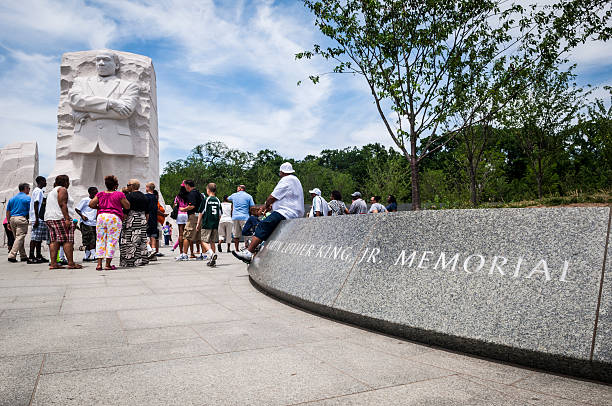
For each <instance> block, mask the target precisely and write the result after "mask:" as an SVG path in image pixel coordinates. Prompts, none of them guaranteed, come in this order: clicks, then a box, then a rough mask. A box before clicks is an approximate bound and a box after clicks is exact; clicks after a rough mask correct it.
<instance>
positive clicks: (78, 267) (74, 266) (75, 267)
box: [68, 264, 83, 269]
mask: <svg viewBox="0 0 612 406" xmlns="http://www.w3.org/2000/svg"><path fill="white" fill-rule="evenodd" d="M68 269H83V266H82V265H80V264H74V265H68Z"/></svg>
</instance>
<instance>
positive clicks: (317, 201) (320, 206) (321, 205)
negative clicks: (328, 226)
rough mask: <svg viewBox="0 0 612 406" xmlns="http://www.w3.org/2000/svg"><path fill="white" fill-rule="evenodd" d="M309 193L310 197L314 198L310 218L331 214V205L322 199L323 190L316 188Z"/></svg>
mask: <svg viewBox="0 0 612 406" xmlns="http://www.w3.org/2000/svg"><path fill="white" fill-rule="evenodd" d="M308 193H310V197H312V207H311V208H310V213H309V214H308V217H321V216H327V214H328V213H329V205H328V204H327V201H326V200H325V199H323V197H321V189H319V188H318V187H316V188H314V189H312V190H309V191H308Z"/></svg>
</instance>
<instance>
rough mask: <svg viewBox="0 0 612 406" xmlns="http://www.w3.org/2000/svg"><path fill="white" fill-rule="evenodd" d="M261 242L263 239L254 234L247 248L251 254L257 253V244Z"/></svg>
mask: <svg viewBox="0 0 612 406" xmlns="http://www.w3.org/2000/svg"><path fill="white" fill-rule="evenodd" d="M259 244H261V239H259V238H257V237H255V236H253V238H252V239H251V245H249V248H247V249H248V250H249V252H250V253H251V254H254V253H255V248H257V246H258V245H259Z"/></svg>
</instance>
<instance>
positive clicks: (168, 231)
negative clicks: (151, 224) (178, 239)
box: [162, 221, 172, 245]
mask: <svg viewBox="0 0 612 406" xmlns="http://www.w3.org/2000/svg"><path fill="white" fill-rule="evenodd" d="M162 231H163V234H164V245H170V241H172V226H171V225H170V222H168V221H166V225H165V226H164V227H163V230H162Z"/></svg>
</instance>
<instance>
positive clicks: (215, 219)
mask: <svg viewBox="0 0 612 406" xmlns="http://www.w3.org/2000/svg"><path fill="white" fill-rule="evenodd" d="M216 193H217V185H216V184H215V183H209V184H208V185H207V186H206V194H207V195H208V197H207V198H206V199H204V200H202V203H201V204H200V208H199V209H198V212H199V213H200V215H199V216H198V225H197V227H196V230H200V228H201V229H202V244H203V249H205V250H206V256H207V257H209V258H210V260H209V261H208V262H207V263H206V265H208V266H210V267H215V266H216V265H217V254H216V253H215V250H216V247H215V242H217V241H218V240H219V231H218V230H217V229H218V228H219V219H220V218H221V201H219V199H218V198H217V196H216Z"/></svg>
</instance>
